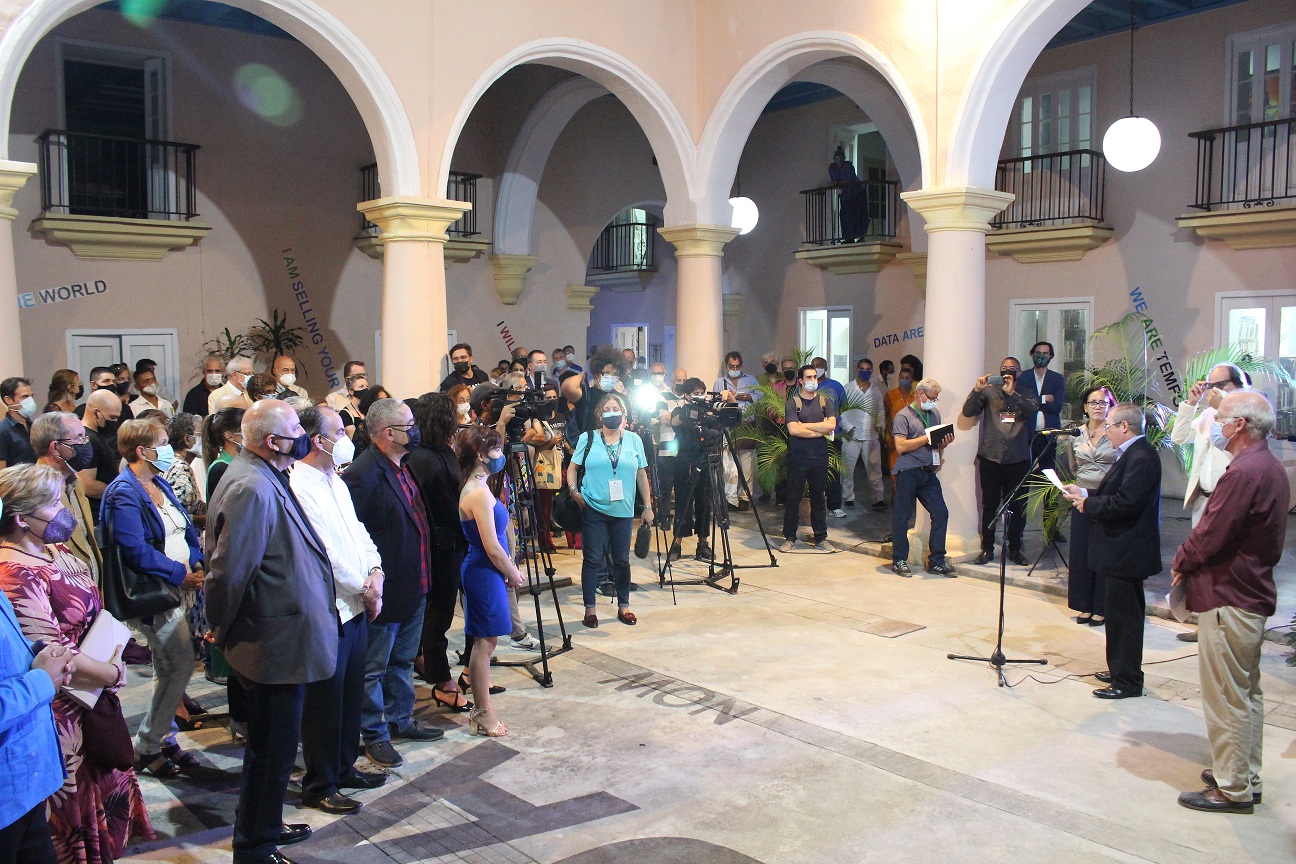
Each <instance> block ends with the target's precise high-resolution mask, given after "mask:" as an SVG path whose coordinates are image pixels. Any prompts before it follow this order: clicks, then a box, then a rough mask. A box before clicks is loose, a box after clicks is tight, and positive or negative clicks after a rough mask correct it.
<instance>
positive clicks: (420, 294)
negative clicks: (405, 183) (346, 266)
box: [356, 197, 472, 399]
mask: <svg viewBox="0 0 1296 864" xmlns="http://www.w3.org/2000/svg"><path fill="white" fill-rule="evenodd" d="M356 209H358V210H359V211H360V212H361V213H364V214H365V216H366V217H368V219H369V221H370V222H373V223H374V224H375V225H377V226H378V227H379V229H381V233H380V234H379V237H380V238H381V240H382V244H383V300H382V372H383V380H382V384H383V386H385V387H386V388H387V389H388V390H390V391H391V394H392V395H393V396H395V397H396V398H398V399H408V398H410V397H417V396H421V395H423V394H424V393H427V392H429V391H432V390H435V389H436V388H437V385H438V384H439V383H440V382H441V358H442V357H444V356H445V354H446V351H447V350H448V349H449V347H450V346H449V344H448V343H447V342H446V336H447V328H448V323H447V317H446V281H445V244H446V240H447V239H449V238H448V237H447V236H446V229H447V228H449V227H450V225H451V224H452V223H453V222H454V221H455V220H456V219H458V218H459V217H461V216H462V215H463V214H464V213H465V212H467V211H468V210H470V209H472V206H471V205H470V204H468V203H466V202H463V201H448V200H445V199H440V198H405V197H390V198H379V199H377V200H375V201H364V202H361V203H360V204H358V205H356Z"/></svg>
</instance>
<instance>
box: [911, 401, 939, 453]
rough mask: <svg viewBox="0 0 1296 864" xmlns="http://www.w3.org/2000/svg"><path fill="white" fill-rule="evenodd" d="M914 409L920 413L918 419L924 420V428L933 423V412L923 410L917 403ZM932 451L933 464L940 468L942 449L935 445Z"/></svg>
mask: <svg viewBox="0 0 1296 864" xmlns="http://www.w3.org/2000/svg"><path fill="white" fill-rule="evenodd" d="M913 409H914V412H915V413H916V414H917V415H918V419H919V420H921V421H922V424H923V428H926V427H928V426H931V425H932V421H931V413H930V412H928V411H924V410H923V409H922V408H920V407H919V406H918V405H917V404H915V405H914V406H913ZM928 446H929V447H930V446H931V445H930V444H929V445H928ZM931 451H932V465H934V466H936V467H938V468H939V467H940V451H939V450H937V449H936V448H935V447H932V448H931Z"/></svg>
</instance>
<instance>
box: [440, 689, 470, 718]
mask: <svg viewBox="0 0 1296 864" xmlns="http://www.w3.org/2000/svg"><path fill="white" fill-rule="evenodd" d="M443 697H444V698H443ZM460 699H462V700H463V701H462V702H460V701H459V700H460ZM432 701H433V702H435V703H437V705H439V706H441V707H442V708H449V709H450V710H451V711H453V712H455V713H456V714H462V713H463V712H465V711H468V710H470V709H471V708H472V707H473V705H472V703H471V702H469V701H468V698H467V697H466V696H464V694H463V693H462V692H461V691H459V690H442V689H440V688H439V687H433V688H432Z"/></svg>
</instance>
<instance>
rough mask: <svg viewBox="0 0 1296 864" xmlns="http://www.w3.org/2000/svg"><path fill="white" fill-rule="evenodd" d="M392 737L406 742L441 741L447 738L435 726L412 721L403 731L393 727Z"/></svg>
mask: <svg viewBox="0 0 1296 864" xmlns="http://www.w3.org/2000/svg"><path fill="white" fill-rule="evenodd" d="M391 736H392V737H393V738H397V739H403V740H405V741H439V740H441V739H442V738H444V737H445V732H443V731H442V730H440V729H437V728H436V727H434V726H428V725H426V724H423V723H420V722H419V721H417V720H411V721H410V724H409V725H408V726H406V727H405V728H403V729H397V728H396V727H395V726H392V727H391Z"/></svg>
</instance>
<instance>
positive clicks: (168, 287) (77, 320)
mask: <svg viewBox="0 0 1296 864" xmlns="http://www.w3.org/2000/svg"><path fill="white" fill-rule="evenodd" d="M56 36H61V37H66V38H71V39H78V40H87V41H94V42H99V43H104V44H109V45H118V46H135V47H140V48H145V49H149V50H158V51H163V52H167V53H168V54H169V55H170V57H171V69H172V78H171V89H172V105H173V120H172V133H173V134H172V137H173V139H174V140H176V141H182V142H185V143H193V144H198V145H200V146H201V148H202V149H201V150H200V151H199V153H198V182H199V200H198V210H199V212H200V216H199V220H200V221H202V222H204V223H206V224H208V225H210V226H212V230H211V232H210V233H209V234H208V235H207V236H206V237H205V238H204V239H203V240H202V241H201V242H200V243H199V244H198V245H197V246H196V247H193V248H190V249H187V250H184V251H182V252H172V253H169V254H167V255H166V256H165V257H164V258H163V259H162V260H161V261H158V262H125V261H85V260H80V259H78V258H76V257H75V256H74V255H73V254H72V252H71V251H70V250H69V249H67V248H66V247H64V246H61V245H54V244H50V243H47V242H46V241H45V240H44V239H43V237H40V236H32V235H30V234H26V233H24V232H22V231H21V230H20V228H22V227H25V226H26V225H27V224H28V223H29V221H30V220H31V219H33V218H35V217H36V216H38V215H39V210H40V193H39V183H38V182H37V181H35V180H33V182H30V183H28V184H27V186H26V188H24V189H23V190H22V191H21V192H20V193H19V195H18V196H17V199H16V200H15V202H14V206H15V207H16V208H17V209H18V211H19V214H20V215H19V217H18V220H17V222H16V225H17V226H19V228H16V229H15V231H14V245H15V258H16V266H17V275H18V283H19V285H20V288H19V290H20V291H39V290H40V289H42V288H52V287H57V286H60V285H67V284H69V283H71V282H80V281H85V280H87V279H89V280H93V279H102V280H105V281H106V282H107V283H108V286H109V289H108V291H107V292H106V293H104V294H102V295H99V296H97V297H93V298H90V299H79V300H75V301H70V302H66V303H59V304H52V305H38V306H37V307H36V308H32V309H25V310H22V311H21V312H20V313H19V314H21V315H22V316H23V317H22V327H23V344H24V362H25V365H26V368H27V369H28V370H29V371H30V372H31V373H32V374H33V375H35V376H36V377H37V378H43V379H45V380H47V378H48V375H49V373H51V372H53V371H54V370H55V369H58V368H61V367H63V366H64V365H66V363H67V356H66V350H65V347H64V346H65V339H64V333H65V330H67V329H69V328H138V327H167V328H172V327H173V328H176V329H177V330H178V331H179V342H180V345H179V348H180V355H181V366H182V377H183V376H187V375H190V374H191V373H195V378H196V368H197V365H198V363H199V361H200V359H201V355H202V348H201V346H202V343H203V342H204V341H205V340H207V339H210V338H212V337H214V336H215V335H216V334H217V333H218V332H219V331H220V330H221V328H223V327H227V326H228V327H230V328H231V329H233V330H235V331H238V330H242V329H246V328H247V327H249V326H250V325H251V324H252V323H253V321H254V320H255V319H256V318H257V317H261V316H268V313H269V310H270V309H273V308H278V309H280V310H283V311H285V312H287V313H288V316H289V320H290V322H291V323H293V324H298V325H300V324H302V323H303V316H302V314H301V312H300V311H299V309H298V305H297V302H296V300H295V299H294V297H293V292H292V288H291V283H292V281H293V280H291V279H290V278H289V277H288V275H287V273H286V270H285V262H284V254H285V253H283V252H282V250H284V249H291V250H292V251H291V252H290V253H287V254H288V255H291V256H293V257H294V258H295V261H296V264H297V266H298V268H299V269H300V274H301V279H302V280H303V282H304V284H305V288H306V290H307V291H308V292H309V294H310V298H311V301H312V303H313V306H314V311H315V314H316V316H317V318H318V320H319V322H320V325H321V330H322V333H323V335H324V338H325V341H324V343H323V347H326V348H327V349H328V350H329V353H330V355H331V357H332V359H333V360H334V361H335V363H336V364H337V366H338V371H339V374H340V366H341V363H342V362H344V361H345V360H346V359H347V358H348V357H352V356H354V357H359V358H364V359H372V356H373V337H374V330H375V329H376V328H377V326H378V319H379V299H380V290H381V284H382V269H381V265H380V264H379V263H378V262H376V261H373V260H371V259H369V258H367V257H365V256H364V255H362V254H361V253H359V252H357V251H355V250H354V249H353V247H352V245H351V239H352V236H353V235H354V234H355V232H356V230H357V229H358V227H359V226H358V221H357V218H358V217H357V215H356V212H355V203H356V201H357V198H358V195H359V185H360V184H359V171H358V169H359V167H360V166H361V165H363V164H365V163H366V162H369V161H372V159H373V155H372V150H371V148H370V144H369V140H368V136H367V134H366V133H365V130H364V127H363V125H362V123H361V121H360V118H359V116H358V114H357V113H356V111H355V108H354V106H353V105H352V103H351V102H350V100H349V99H348V98H347V96H346V93H345V92H344V91H343V89H342V87H341V85H340V84H339V83H338V82H337V80H336V78H335V77H334V76H333V74H332V73H331V72H330V71H329V70H328V69H327V67H325V66H324V65H323V64H322V63H321V62H320V61H319V60H318V59H317V58H316V57H315V56H314V55H313V54H312V53H311V52H310V51H308V50H307V49H306V48H304V47H303V46H301V45H299V44H296V43H294V42H290V41H286V40H280V39H271V38H266V37H258V36H251V35H248V34H245V33H235V32H232V31H228V30H220V29H216V28H212V27H200V26H196V25H187V24H181V23H176V22H169V21H159V22H156V23H154V24H153V26H152V27H151V28H150V29H148V30H140V29H137V28H135V27H133V26H131V25H129V24H127V23H125V22H124V21H123V20H122V19H121V17H120V16H118V15H111V14H108V13H104V12H98V11H90V12H86V13H84V14H82V15H78V16H76V17H74V18H72V19H70V20H69V21H67V22H65V23H64V24H62V25H60V26H59V27H58V28H57V29H56V30H55V32H54V33H53V34H52V35H51V36H50V37H46V38H45V39H44V40H42V42H41V43H40V45H39V46H38V47H37V49H36V50H35V51H34V52H33V53H32V55H31V57H30V59H29V60H28V61H27V64H26V66H25V68H24V70H23V74H22V77H21V79H20V80H19V84H18V88H17V92H16V95H15V99H14V111H13V124H12V127H11V129H10V147H11V153H12V154H13V156H12V158H15V159H22V160H29V161H33V162H35V161H36V158H37V147H36V144H35V141H34V139H35V138H36V136H37V135H39V134H40V133H41V132H42V131H43V130H44V129H46V128H57V125H58V119H57V117H58V112H57V104H56V99H57V97H56V93H55V84H54V82H55V69H56V61H55V51H54V42H53V37H56ZM248 63H262V64H265V65H267V66H269V67H271V68H273V69H274V70H276V71H277V72H278V73H279V74H281V75H282V76H283V78H284V79H285V80H286V81H287V82H288V83H289V84H290V85H291V86H292V88H293V89H294V90H295V91H296V93H297V95H298V97H299V98H300V99H301V103H302V109H303V110H302V112H301V117H300V119H299V120H298V121H296V122H295V123H292V124H291V125H288V126H284V127H280V126H276V125H273V124H272V123H270V122H267V121H266V120H264V119H262V118H261V117H260V116H258V115H257V114H255V113H254V112H252V111H250V110H248V109H247V108H245V107H243V105H241V104H240V103H239V101H238V99H237V97H236V94H235V91H234V85H233V83H232V82H233V79H234V75H235V72H236V70H237V69H239V68H240V67H241V66H243V65H244V64H248ZM298 368H299V373H298V374H299V378H302V379H303V381H302V383H303V385H304V386H306V387H307V388H308V389H310V390H311V391H312V392H313V393H317V392H323V390H324V389H326V387H327V386H328V385H327V382H326V381H325V378H324V373H323V370H322V366H321V364H320V363H319V362H318V361H317V359H315V358H312V357H310V356H308V355H307V354H306V353H305V352H302V353H301V354H300V356H299V367H298ZM80 371H81V372H82V374H83V375H84V374H85V373H86V372H88V371H89V370H85V369H82V370H80ZM189 380H192V379H189ZM40 383H41V384H43V383H44V380H42V381H41V382H40ZM184 386H185V387H187V386H189V382H188V381H187V382H186V383H185V385H184Z"/></svg>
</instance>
